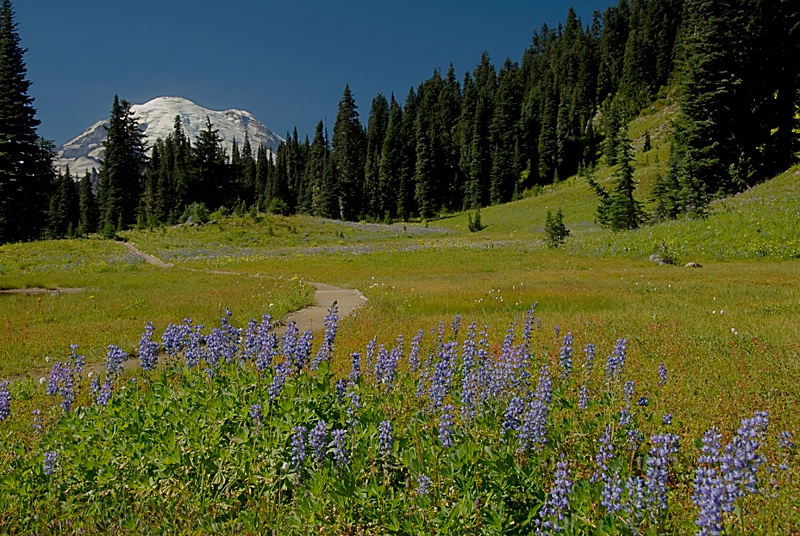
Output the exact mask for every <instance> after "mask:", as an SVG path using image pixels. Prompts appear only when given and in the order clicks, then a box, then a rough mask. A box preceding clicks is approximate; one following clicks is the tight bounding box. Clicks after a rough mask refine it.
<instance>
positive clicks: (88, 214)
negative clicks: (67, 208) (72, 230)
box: [78, 171, 100, 236]
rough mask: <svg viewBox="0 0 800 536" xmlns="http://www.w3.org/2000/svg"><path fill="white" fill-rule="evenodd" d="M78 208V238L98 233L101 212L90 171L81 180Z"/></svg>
mask: <svg viewBox="0 0 800 536" xmlns="http://www.w3.org/2000/svg"><path fill="white" fill-rule="evenodd" d="M78 208H79V211H80V218H79V221H78V236H86V235H88V234H91V233H96V232H97V228H98V225H99V222H100V210H99V209H98V208H97V200H96V199H95V196H94V191H93V190H92V178H91V176H90V175H89V172H88V171H87V172H86V174H85V175H84V176H83V178H82V179H81V184H80V197H79V199H78Z"/></svg>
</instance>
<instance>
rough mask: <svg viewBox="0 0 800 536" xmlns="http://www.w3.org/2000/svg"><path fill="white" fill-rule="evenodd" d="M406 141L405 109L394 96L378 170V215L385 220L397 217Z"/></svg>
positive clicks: (390, 106)
mask: <svg viewBox="0 0 800 536" xmlns="http://www.w3.org/2000/svg"><path fill="white" fill-rule="evenodd" d="M404 149H405V140H404V138H403V109H402V108H401V107H400V104H399V103H398V102H397V101H396V100H395V98H394V95H392V99H391V103H390V104H389V124H388V125H387V127H386V137H385V138H384V140H383V147H382V148H381V160H380V166H379V170H378V192H379V195H380V206H379V211H378V215H379V216H381V217H383V218H384V219H394V218H395V217H397V215H398V214H397V199H398V195H399V192H400V180H401V176H402V173H403V165H404V163H405V162H404V161H405V157H404V153H405V151H404Z"/></svg>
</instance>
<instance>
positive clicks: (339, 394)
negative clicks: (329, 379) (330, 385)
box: [336, 378, 347, 404]
mask: <svg viewBox="0 0 800 536" xmlns="http://www.w3.org/2000/svg"><path fill="white" fill-rule="evenodd" d="M346 393H347V380H345V379H344V378H341V379H338V380H336V400H337V401H338V402H339V403H340V404H341V403H342V402H344V395H345V394H346Z"/></svg>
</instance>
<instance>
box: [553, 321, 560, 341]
mask: <svg viewBox="0 0 800 536" xmlns="http://www.w3.org/2000/svg"><path fill="white" fill-rule="evenodd" d="M553 331H554V332H555V334H556V340H558V336H559V334H560V333H561V328H560V327H558V324H556V325H555V326H553Z"/></svg>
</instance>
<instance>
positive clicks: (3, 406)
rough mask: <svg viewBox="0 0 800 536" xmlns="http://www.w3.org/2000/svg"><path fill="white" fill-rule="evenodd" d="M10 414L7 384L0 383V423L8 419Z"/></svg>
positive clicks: (9, 397)
mask: <svg viewBox="0 0 800 536" xmlns="http://www.w3.org/2000/svg"><path fill="white" fill-rule="evenodd" d="M10 413H11V394H10V393H9V392H8V382H5V381H4V382H2V383H0V422H3V421H4V420H6V419H8V416H9V414H10Z"/></svg>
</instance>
